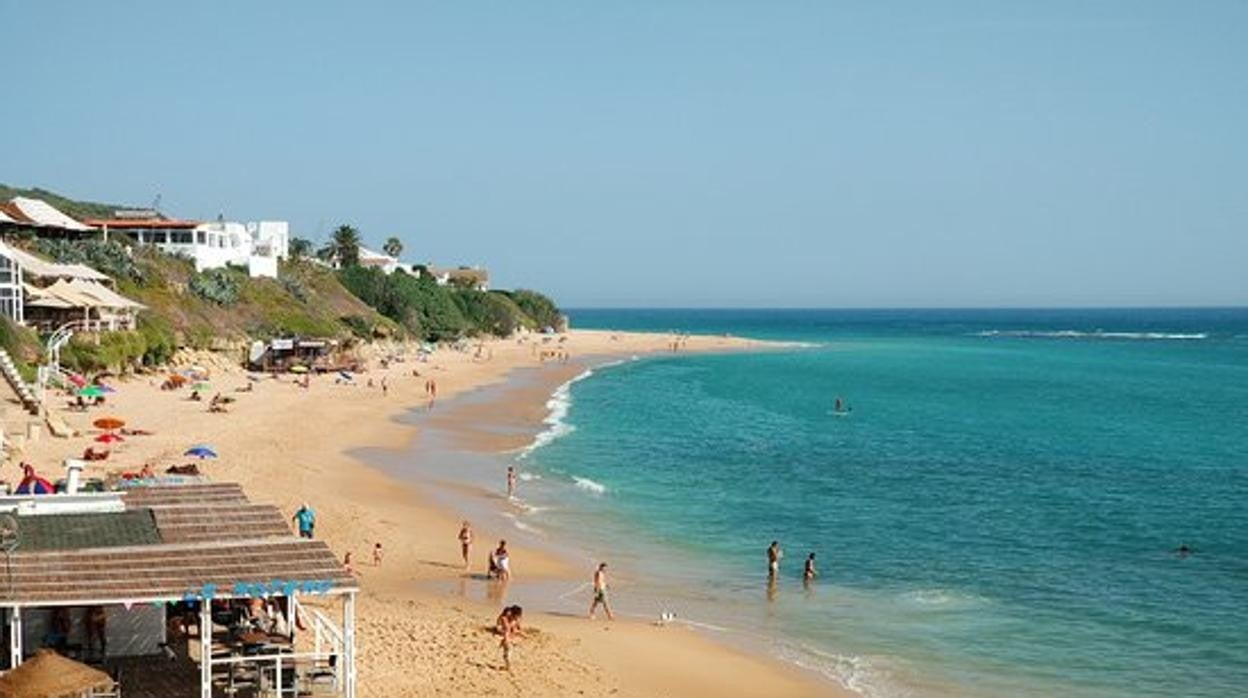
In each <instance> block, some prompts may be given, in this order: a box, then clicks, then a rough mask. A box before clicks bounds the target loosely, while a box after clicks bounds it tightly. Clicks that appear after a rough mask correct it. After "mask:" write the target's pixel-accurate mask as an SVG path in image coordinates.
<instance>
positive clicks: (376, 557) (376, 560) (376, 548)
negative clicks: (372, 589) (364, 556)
mask: <svg viewBox="0 0 1248 698" xmlns="http://www.w3.org/2000/svg"><path fill="white" fill-rule="evenodd" d="M373 567H381V543H374V544H373Z"/></svg>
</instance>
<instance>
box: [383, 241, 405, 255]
mask: <svg viewBox="0 0 1248 698" xmlns="http://www.w3.org/2000/svg"><path fill="white" fill-rule="evenodd" d="M381 251H382V252H385V253H386V254H388V255H390V256H391V257H394V258H395V259H398V257H399V255H401V254H403V241H402V240H400V239H398V238H396V237H390V238H387V239H386V244H384V245H382V246H381Z"/></svg>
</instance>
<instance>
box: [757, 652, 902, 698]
mask: <svg viewBox="0 0 1248 698" xmlns="http://www.w3.org/2000/svg"><path fill="white" fill-rule="evenodd" d="M773 651H774V653H775V654H776V656H778V657H779V658H780V659H782V660H784V661H786V662H789V663H791V664H796V665H797V666H799V667H802V668H803V669H808V670H810V671H814V672H816V673H818V674H821V675H823V676H825V677H827V678H829V679H832V680H833V681H835V682H836V683H838V684H840V685H841V686H843V687H845V688H846V689H847V690H850V691H853V692H854V693H857V694H859V695H862V696H868V697H869V698H903V697H908V696H911V695H913V694H912V692H911V691H909V690H906V689H905V688H903V687H901V686H897V685H896V684H895V682H894V681H893V680H892V679H891V674H892V671H891V670H890V668H889V662H888V660H887V659H886V658H884V657H860V656H857V655H844V654H836V653H831V652H823V651H821V650H817V649H814V648H812V647H808V646H806V645H789V644H787V643H786V644H779V643H778V644H776V645H774V647H773Z"/></svg>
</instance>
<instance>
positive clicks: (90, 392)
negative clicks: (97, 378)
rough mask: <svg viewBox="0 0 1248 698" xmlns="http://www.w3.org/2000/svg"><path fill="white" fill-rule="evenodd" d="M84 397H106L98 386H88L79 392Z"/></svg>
mask: <svg viewBox="0 0 1248 698" xmlns="http://www.w3.org/2000/svg"><path fill="white" fill-rule="evenodd" d="M78 394H79V395H81V396H82V397H104V389H103V388H101V387H100V386H98V385H88V386H87V387H85V388H83V389H82V390H79V391H78Z"/></svg>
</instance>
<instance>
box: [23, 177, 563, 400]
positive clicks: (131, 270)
mask: <svg viewBox="0 0 1248 698" xmlns="http://www.w3.org/2000/svg"><path fill="white" fill-rule="evenodd" d="M14 196H28V197H32V198H39V199H43V200H44V201H47V202H48V203H49V204H51V205H53V206H55V207H56V208H58V209H60V210H61V211H64V212H65V213H66V214H68V215H70V216H73V217H75V218H79V219H85V218H110V217H111V216H112V215H113V212H114V211H115V210H118V209H123V208H128V207H127V206H119V205H115V204H103V203H94V202H80V201H74V200H72V199H69V198H66V197H64V196H60V195H58V194H55V193H53V192H49V191H46V190H43V189H37V188H36V189H17V188H13V187H7V186H4V185H0V200H8V199H10V198H12V197H14ZM14 237H16V238H19V239H18V242H20V244H22V245H24V246H28V247H30V248H31V249H32V250H33V251H35V252H38V253H40V254H42V255H44V256H46V257H49V258H51V259H53V260H55V261H58V262H62V263H71V264H85V265H87V266H90V267H92V268H94V269H98V270H99V271H101V272H103V273H105V274H108V275H109V276H111V277H112V278H113V279H114V280H115V281H116V288H117V291H118V292H120V293H122V294H123V295H126V296H128V297H130V298H133V299H135V300H137V301H138V302H140V303H143V304H144V305H146V306H147V310H145V311H143V312H142V313H140V315H139V319H138V323H137V327H136V328H135V329H134V330H133V331H130V332H113V333H105V334H100V335H93V334H80V335H76V336H75V337H74V339H73V341H71V342H70V343H69V344H68V345H66V346H65V347H64V348H63V349H62V364H63V365H64V366H66V367H67V368H70V369H75V370H79V371H98V370H125V369H131V368H137V367H140V366H157V365H160V364H163V363H165V362H167V361H168V360H169V359H170V358H171V357H172V356H173V354H174V352H175V351H177V349H178V348H180V347H190V348H195V349H217V350H227V351H234V350H238V351H239V352H240V355H241V349H242V347H243V346H244V345H245V344H246V343H247V342H249V341H250V340H252V339H267V338H271V337H277V336H290V335H301V336H317V337H331V338H337V339H340V340H343V341H345V342H351V341H359V340H370V339H374V338H380V337H393V336H402V335H405V334H410V335H412V336H415V337H419V338H421V339H426V340H433V341H440V340H454V339H459V338H462V337H471V336H477V335H482V334H489V335H495V336H506V335H509V334H511V333H512V332H514V331H516V330H517V329H519V328H522V327H523V328H529V329H540V328H542V327H546V326H553V327H561V326H562V322H563V319H562V317H561V315H560V313H559V309H558V307H557V306H556V305H555V303H554V302H553V301H551V299H549V298H547V297H546V296H543V295H542V294H540V293H537V292H535V291H526V290H520V291H514V292H508V291H480V290H477V289H475V288H472V281H471V279H465V280H463V281H462V283H457V284H452V285H449V286H439V285H437V283H436V282H435V281H434V280H433V279H432V278H431V277H429V276H428V274H427V273H426V270H425V269H424V267H417V268H416V270H417V272H418V274H417V275H408V274H405V273H403V272H401V271H400V272H396V273H394V274H391V275H386V274H384V273H383V272H381V271H380V270H377V269H365V268H362V267H360V266H359V251H360V244H361V239H360V233H359V231H358V230H357V229H356V228H354V227H352V226H350V225H341V226H339V227H338V228H336V229H335V230H334V232H333V234H332V236H331V238H330V242H329V243H328V244H327V245H325V246H324V247H323V248H322V249H320V250H316V249H315V247H314V245H313V244H312V243H311V242H310V241H309V240H307V239H304V238H293V239H292V240H291V259H290V260H288V261H286V262H283V263H282V264H281V268H280V270H279V275H278V278H277V279H252V278H249V277H248V275H247V273H246V271H245V270H241V269H233V268H229V269H216V270H209V271H205V272H203V273H197V272H196V271H195V269H194V266H193V264H192V262H191V261H190V260H187V259H183V258H179V257H175V256H172V255H168V254H165V253H164V252H161V251H160V250H158V249H156V248H153V247H148V246H142V245H135V244H132V243H131V242H130V241H128V240H126V239H125V238H124V237H121V238H114V239H112V240H109V241H107V242H106V241H104V240H101V239H89V240H78V241H64V240H36V239H33V237H24V238H23V237H22V236H21V235H15V236H14ZM382 249H383V250H385V252H386V253H387V254H389V255H392V256H395V257H397V256H398V255H399V254H401V253H402V251H403V243H402V241H401V240H399V239H398V238H394V237H391V238H389V239H387V240H386V241H385V244H384V245H383V247H382ZM314 255H315V256H316V257H317V258H319V259H321V260H324V261H330V262H334V263H336V264H337V265H338V266H340V267H341V268H342V271H340V272H335V271H334V270H332V269H329V268H327V267H326V266H325V265H323V264H318V263H317V262H316V261H315V260H314V259H312V257H313V256H314ZM0 346H4V347H5V348H6V349H7V350H8V351H9V353H10V354H11V355H12V356H13V359H14V361H15V362H16V363H17V364H18V366H19V368H20V369H22V370H23V371H24V372H30V373H31V376H30V377H31V378H33V365H34V364H36V363H37V362H38V361H39V357H40V353H41V343H40V341H39V338H38V337H37V336H36V335H35V333H34V332H33V331H31V330H29V329H26V328H20V327H17V326H15V325H13V323H11V322H9V321H7V320H5V321H4V322H3V323H0Z"/></svg>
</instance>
